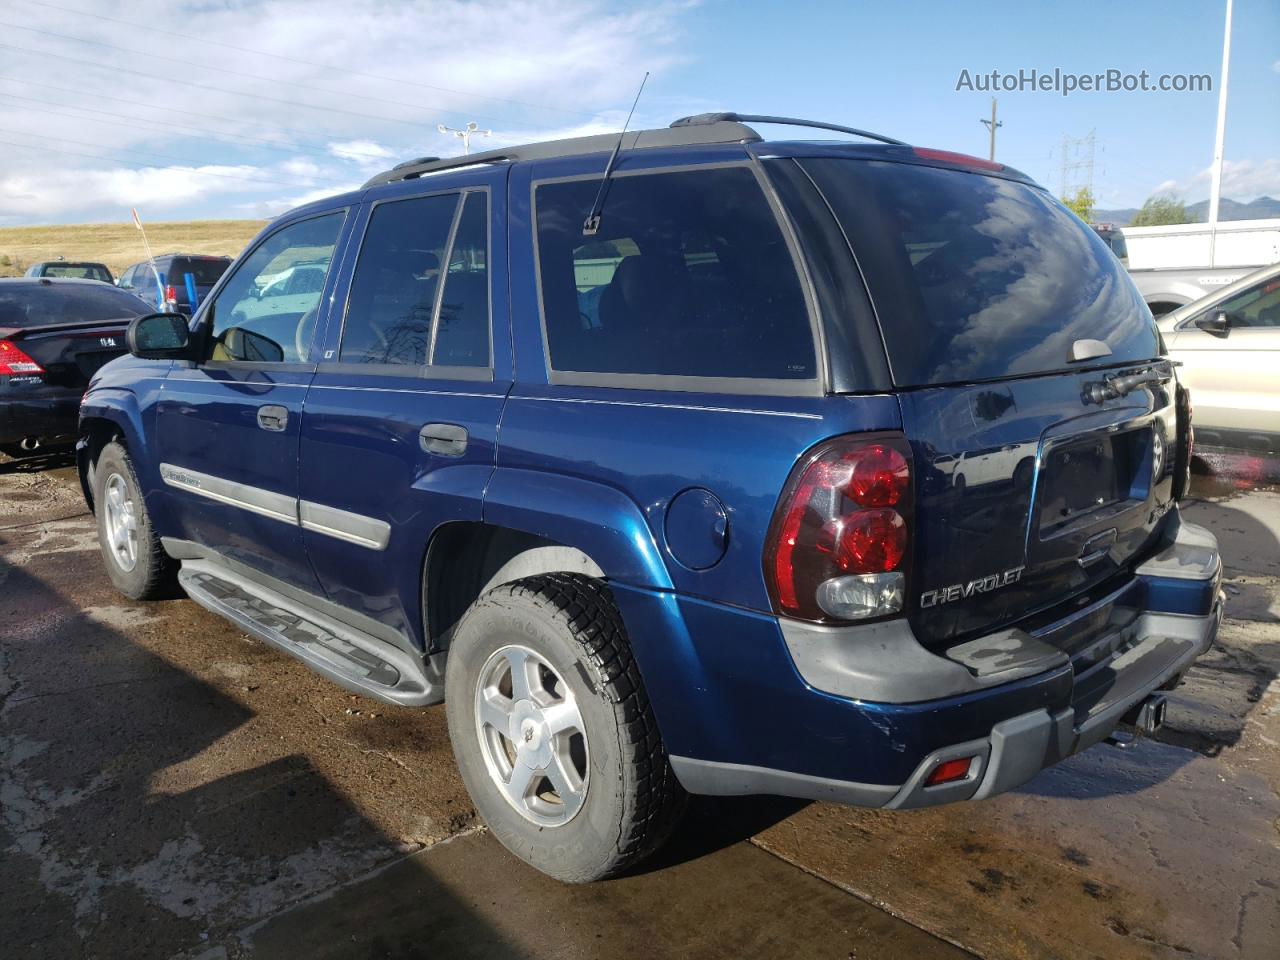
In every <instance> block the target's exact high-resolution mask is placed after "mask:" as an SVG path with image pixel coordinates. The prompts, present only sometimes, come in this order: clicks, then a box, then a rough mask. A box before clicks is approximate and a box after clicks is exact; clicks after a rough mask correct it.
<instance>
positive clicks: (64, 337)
mask: <svg viewBox="0 0 1280 960" xmlns="http://www.w3.org/2000/svg"><path fill="white" fill-rule="evenodd" d="M150 312H151V307H150V306H149V305H148V304H146V303H144V302H143V301H141V300H139V299H138V298H137V297H135V296H134V295H133V294H131V293H126V292H125V291H123V290H117V289H116V288H115V287H109V286H107V285H106V284H103V283H100V282H99V281H97V280H72V279H62V278H57V279H54V278H49V277H45V278H41V279H28V278H8V279H0V452H2V453H6V454H8V455H9V456H11V457H21V456H25V455H28V454H31V453H34V452H36V451H37V450H39V449H41V448H42V447H46V446H49V445H50V444H55V443H59V442H63V443H68V444H69V443H70V442H71V441H73V440H75V437H76V418H77V416H78V413H79V409H80V397H81V396H82V395H83V394H84V391H85V387H87V386H88V384H89V378H90V377H91V376H92V375H93V374H94V373H96V372H97V371H98V369H99V368H100V367H101V366H102V365H103V364H104V363H106V362H107V361H109V360H114V359H115V358H116V357H118V356H120V355H121V354H123V353H124V352H125V336H124V335H125V330H126V329H127V328H128V325H129V321H131V320H132V319H134V318H135V317H140V316H142V315H144V314H147V313H150Z"/></svg>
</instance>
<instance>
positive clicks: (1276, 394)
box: [1158, 264, 1280, 454]
mask: <svg viewBox="0 0 1280 960" xmlns="http://www.w3.org/2000/svg"><path fill="white" fill-rule="evenodd" d="M1158 323H1159V327H1160V332H1161V334H1162V335H1163V336H1164V340H1165V344H1166V345H1167V346H1168V348H1169V354H1170V356H1171V357H1172V358H1173V359H1174V360H1180V361H1182V363H1183V368H1182V372H1181V380H1182V382H1183V383H1185V384H1186V385H1187V386H1188V387H1189V388H1190V390H1191V403H1192V405H1193V406H1194V408H1195V413H1194V416H1193V422H1194V424H1195V431H1196V441H1197V442H1198V443H1202V444H1208V445H1211V446H1226V447H1235V448H1239V449H1245V450H1254V451H1257V452H1259V453H1273V454H1274V453H1280V264H1273V265H1272V266H1269V267H1263V268H1262V269H1261V270H1255V271H1254V272H1253V273H1250V274H1248V275H1246V276H1244V277H1241V278H1240V279H1239V280H1237V281H1235V282H1234V283H1231V284H1228V285H1227V286H1225V287H1223V288H1222V289H1221V290H1218V291H1216V292H1215V293H1212V294H1210V295H1209V296H1207V297H1204V298H1202V299H1200V300H1197V301H1195V302H1194V303H1189V304H1187V305H1186V306H1185V307H1180V308H1179V309H1177V310H1174V311H1173V312H1172V313H1168V314H1166V315H1165V316H1163V317H1160V318H1159V320H1158Z"/></svg>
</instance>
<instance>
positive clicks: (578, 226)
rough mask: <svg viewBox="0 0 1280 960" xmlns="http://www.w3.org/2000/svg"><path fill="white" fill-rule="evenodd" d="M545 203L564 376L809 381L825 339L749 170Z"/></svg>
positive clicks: (544, 239) (552, 189) (585, 184)
mask: <svg viewBox="0 0 1280 960" xmlns="http://www.w3.org/2000/svg"><path fill="white" fill-rule="evenodd" d="M599 187H600V181H599V179H590V180H574V181H566V182H561V183H554V182H553V183H544V184H540V185H539V186H538V188H537V193H536V196H535V201H536V206H537V223H538V259H539V271H540V275H541V282H542V303H543V315H544V318H545V322H546V335H547V346H548V350H549V352H550V357H551V367H552V369H554V370H557V371H577V372H587V373H606V374H607V373H617V374H650V375H660V376H692V377H733V378H749V379H772V380H810V379H813V378H814V377H815V376H816V361H815V354H814V346H813V336H812V332H811V328H810V324H809V314H808V309H807V306H806V302H805V297H804V293H803V288H802V287H801V285H800V279H799V276H798V275H797V272H796V268H795V264H794V262H793V260H792V257H791V252H790V250H789V248H788V246H787V243H786V241H785V240H784V238H783V234H782V230H781V228H780V227H779V226H778V222H777V219H776V218H775V216H774V214H773V211H772V209H771V208H770V206H769V203H768V201H767V200H766V199H765V196H764V193H763V191H762V190H761V189H760V185H759V183H758V181H757V180H756V178H755V176H754V174H753V173H752V172H751V171H750V170H749V169H747V168H744V167H724V168H717V169H710V170H689V171H680V172H676V173H656V174H643V175H636V176H620V177H616V178H615V179H613V180H612V181H611V182H610V184H609V186H608V190H607V191H606V194H605V200H604V211H603V216H602V218H601V225H600V229H599V232H598V233H596V234H595V235H593V236H584V235H583V233H582V223H583V220H585V219H586V217H587V214H588V213H589V212H590V210H591V205H592V202H593V200H594V199H595V196H596V192H597V191H598V190H599Z"/></svg>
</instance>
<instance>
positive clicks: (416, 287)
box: [299, 169, 510, 640]
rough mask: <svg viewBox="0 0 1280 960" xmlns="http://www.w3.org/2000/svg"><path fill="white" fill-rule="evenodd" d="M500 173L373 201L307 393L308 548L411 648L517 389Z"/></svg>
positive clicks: (333, 591)
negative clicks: (428, 558)
mask: <svg viewBox="0 0 1280 960" xmlns="http://www.w3.org/2000/svg"><path fill="white" fill-rule="evenodd" d="M505 180H506V171H505V169H498V170H492V169H483V170H477V171H473V172H470V173H467V174H465V175H462V176H460V177H456V178H453V177H451V178H450V184H449V186H447V187H444V186H442V185H432V184H429V183H427V182H426V181H411V182H408V183H406V184H404V186H403V188H402V190H401V192H400V194H399V195H393V196H392V197H389V198H387V199H384V200H380V201H379V202H377V203H375V204H372V205H371V207H370V208H369V209H368V210H367V211H366V212H365V219H366V220H367V225H366V226H365V227H364V229H363V240H362V242H361V245H360V248H359V250H358V251H356V250H354V249H353V251H352V252H351V253H350V254H349V255H348V256H347V258H346V260H347V262H346V263H345V264H344V267H343V270H342V273H343V280H342V286H343V287H344V288H349V292H348V294H347V296H346V304H345V312H344V311H343V308H342V297H341V295H340V296H339V299H338V305H337V306H336V307H335V310H334V314H333V316H332V317H331V318H330V321H329V327H330V332H329V335H328V336H327V337H326V341H325V350H324V359H323V360H322V362H321V363H320V365H319V367H318V368H317V371H316V377H315V380H314V382H313V383H312V386H311V389H310V391H309V392H308V394H307V415H306V418H305V420H304V422H303V426H302V475H301V478H300V480H299V501H300V503H299V507H300V515H301V521H302V538H303V541H304V543H305V544H306V548H307V554H308V556H309V557H310V559H311V562H312V565H313V567H314V569H315V571H316V574H317V575H318V577H319V578H320V582H321V584H322V586H323V587H324V589H325V591H326V593H327V594H328V596H329V598H330V599H331V600H333V601H335V602H336V603H339V604H341V605H342V606H344V607H347V608H349V609H351V610H354V611H357V612H358V613H361V614H364V615H365V616H368V617H372V618H374V619H376V620H378V621H379V622H380V623H381V624H382V625H384V626H385V627H387V628H389V629H390V630H394V631H395V632H396V633H397V634H398V635H400V636H402V637H406V638H409V639H410V640H416V638H419V637H421V636H422V633H421V629H422V627H421V609H420V606H421V605H420V601H419V597H420V592H421V578H422V564H423V558H424V556H425V554H426V549H427V544H428V542H429V541H430V538H431V535H432V533H433V532H434V531H435V530H436V529H438V528H439V526H440V525H442V524H444V523H448V522H452V521H478V520H479V519H480V505H481V498H482V496H483V493H484V488H485V484H486V483H487V481H488V479H489V476H490V473H491V471H492V467H493V461H494V446H495V443H496V435H497V426H498V419H499V415H500V413H501V411H502V404H503V402H504V400H505V397H506V394H507V391H508V388H509V386H510V347H509V346H508V342H507V335H506V328H507V323H506V289H507V287H506V270H505V263H504V261H505V257H504V256H503V253H504V250H505V244H504V242H503V238H504V233H503V232H500V231H497V232H494V231H491V230H490V225H491V224H492V223H497V224H502V223H505V217H506V213H505V196H504V191H505ZM433 186H434V189H432V187H433ZM491 233H492V237H493V238H494V239H493V240H491ZM348 276H349V277H350V280H349V283H348V281H347V279H346V278H347V277H348Z"/></svg>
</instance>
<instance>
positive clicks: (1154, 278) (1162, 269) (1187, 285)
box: [1095, 219, 1280, 316]
mask: <svg viewBox="0 0 1280 960" xmlns="http://www.w3.org/2000/svg"><path fill="white" fill-rule="evenodd" d="M1095 229H1096V228H1095ZM1123 232H1124V242H1125V246H1126V247H1127V248H1128V267H1129V275H1130V276H1131V277H1133V282H1134V283H1135V284H1136V285H1137V287H1138V291H1139V292H1140V293H1141V294H1142V298H1143V299H1144V300H1145V301H1146V302H1147V306H1149V307H1150V308H1151V312H1152V313H1153V314H1155V315H1156V316H1162V315H1163V314H1166V313H1168V312H1169V311H1170V310H1176V309H1177V308H1178V307H1181V306H1184V305H1186V304H1188V303H1191V302H1193V301H1195V300H1199V299H1200V298H1201V297H1203V296H1205V295H1207V294H1209V293H1212V292H1214V291H1215V290H1219V289H1221V288H1222V287H1224V286H1226V285H1227V284H1229V283H1233V282H1235V281H1236V280H1239V279H1240V278H1241V277H1243V276H1244V275H1245V274H1247V273H1250V272H1252V271H1254V270H1256V269H1258V267H1263V266H1267V265H1268V264H1272V263H1276V262H1280V219H1270V220H1226V221H1220V222H1219V223H1218V235H1217V240H1216V241H1215V243H1214V250H1213V258H1212V261H1211V260H1210V250H1209V245H1210V237H1209V225H1208V224H1207V223H1182V224H1178V225H1176V226H1167V227H1124V228H1123ZM1210 262H1212V263H1213V266H1212V267H1211V266H1209V264H1210Z"/></svg>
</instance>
